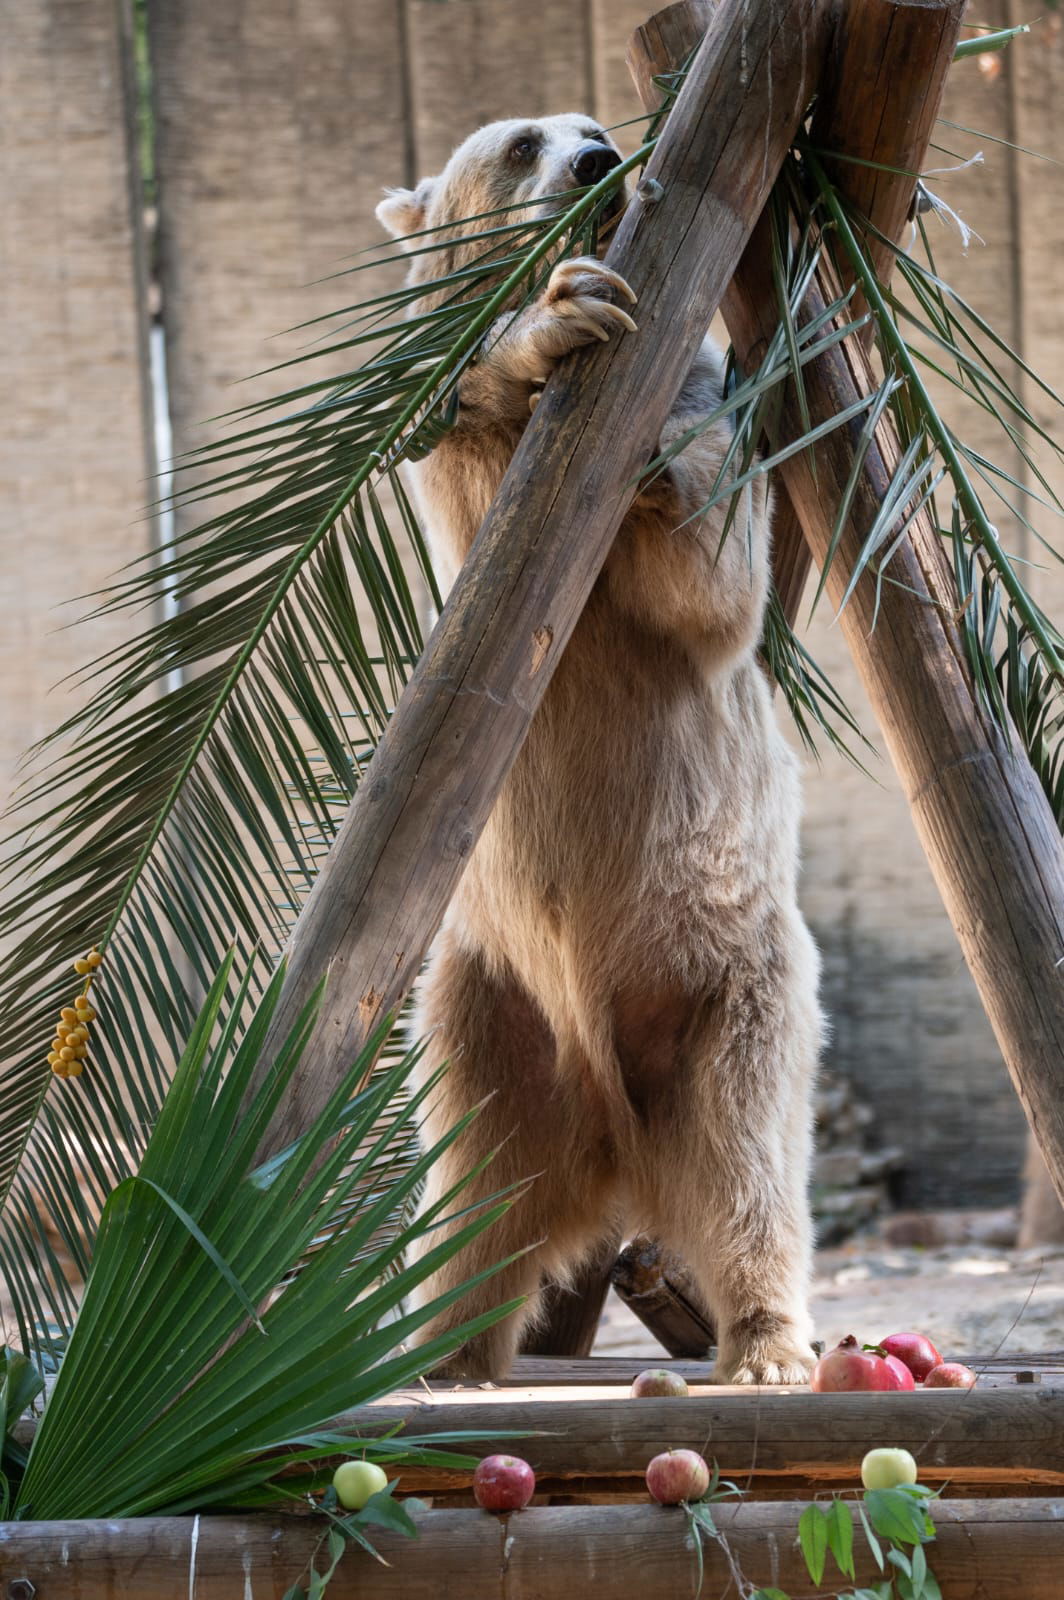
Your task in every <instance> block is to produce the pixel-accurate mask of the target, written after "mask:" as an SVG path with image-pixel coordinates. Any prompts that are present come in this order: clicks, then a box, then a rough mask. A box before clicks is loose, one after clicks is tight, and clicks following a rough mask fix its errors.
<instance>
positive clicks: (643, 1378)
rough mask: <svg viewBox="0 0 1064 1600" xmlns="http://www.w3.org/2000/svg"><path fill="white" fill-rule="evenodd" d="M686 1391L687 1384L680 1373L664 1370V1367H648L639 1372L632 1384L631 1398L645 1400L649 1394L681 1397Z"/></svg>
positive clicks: (655, 1396)
mask: <svg viewBox="0 0 1064 1600" xmlns="http://www.w3.org/2000/svg"><path fill="white" fill-rule="evenodd" d="M687 1393H688V1389H687V1385H686V1383H685V1382H684V1381H683V1379H682V1378H681V1377H680V1374H679V1373H678V1372H666V1370H665V1368H664V1367H649V1368H648V1369H647V1371H646V1372H641V1373H640V1374H639V1376H638V1378H636V1380H635V1382H634V1383H633V1384H632V1398H633V1400H645V1399H648V1398H649V1397H651V1396H653V1397H654V1398H657V1397H659V1396H669V1397H675V1398H677V1399H681V1398H682V1397H683V1396H684V1395H686V1394H687Z"/></svg>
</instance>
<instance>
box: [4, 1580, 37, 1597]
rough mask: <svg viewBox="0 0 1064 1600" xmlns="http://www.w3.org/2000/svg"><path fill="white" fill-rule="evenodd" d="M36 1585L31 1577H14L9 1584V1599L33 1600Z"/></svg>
mask: <svg viewBox="0 0 1064 1600" xmlns="http://www.w3.org/2000/svg"><path fill="white" fill-rule="evenodd" d="M36 1593H37V1588H36V1585H35V1584H33V1583H31V1582H30V1580H29V1578H12V1579H11V1581H10V1583H9V1584H8V1586H7V1600H33V1597H34V1595H35V1594H36Z"/></svg>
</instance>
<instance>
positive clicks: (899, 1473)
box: [861, 1450, 916, 1489]
mask: <svg viewBox="0 0 1064 1600" xmlns="http://www.w3.org/2000/svg"><path fill="white" fill-rule="evenodd" d="M861 1482H862V1483H863V1484H864V1486H865V1488H866V1489H896V1488H897V1487H898V1485H899V1484H902V1483H915V1482H916V1462H915V1461H914V1460H913V1458H912V1456H911V1455H910V1454H909V1452H908V1450H869V1452H868V1454H867V1455H866V1456H865V1458H864V1460H863V1461H862V1462H861Z"/></svg>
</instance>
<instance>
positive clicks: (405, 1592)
mask: <svg viewBox="0 0 1064 1600" xmlns="http://www.w3.org/2000/svg"><path fill="white" fill-rule="evenodd" d="M849 1509H850V1513H851V1515H852V1516H853V1517H854V1520H855V1523H856V1508H855V1507H853V1506H851V1507H850V1508H849ZM804 1510H805V1506H804V1505H801V1504H793V1503H792V1504H789V1505H756V1504H748V1505H729V1504H727V1503H725V1504H723V1505H720V1506H715V1507H714V1518H715V1520H716V1523H717V1526H718V1528H719V1529H720V1530H721V1532H722V1533H723V1535H724V1538H725V1539H726V1541H727V1546H728V1551H729V1552H730V1556H731V1560H732V1561H734V1562H735V1564H736V1566H737V1568H738V1569H739V1570H740V1571H741V1572H742V1574H743V1576H744V1577H745V1578H746V1580H747V1581H748V1582H749V1584H750V1585H751V1588H756V1587H758V1586H766V1585H773V1586H776V1587H779V1586H780V1585H782V1586H783V1587H784V1588H785V1589H786V1590H787V1592H788V1593H798V1594H801V1595H803V1596H808V1597H809V1600H814V1597H816V1596H832V1595H835V1594H837V1593H838V1589H839V1580H838V1574H837V1573H835V1576H834V1577H828V1578H827V1580H826V1583H825V1586H824V1587H823V1588H815V1587H814V1586H813V1585H812V1584H811V1583H810V1582H809V1576H808V1573H807V1571H806V1569H805V1564H804V1562H803V1560H802V1556H801V1552H800V1550H799V1548H798V1539H797V1528H798V1518H799V1517H800V1516H801V1514H802V1512H803V1511H804ZM1059 1511H1060V1502H1059V1501H1054V1500H1011V1501H1005V1502H999V1501H995V1500H970V1501H966V1502H955V1501H950V1500H940V1501H936V1503H935V1506H934V1517H935V1526H936V1529H937V1535H936V1538H935V1542H934V1544H933V1545H932V1546H930V1561H931V1566H932V1568H933V1570H934V1573H935V1575H936V1577H937V1578H938V1580H939V1581H940V1583H941V1584H942V1588H943V1592H944V1593H945V1594H946V1595H947V1596H948V1597H949V1600H984V1597H985V1596H988V1595H993V1596H995V1597H997V1596H1004V1595H1013V1594H1016V1595H1020V1594H1022V1595H1023V1597H1024V1600H1058V1597H1059V1594H1060V1572H1061V1567H1062V1564H1064V1521H1062V1520H1061V1518H1060V1516H1059ZM415 1521H416V1523H417V1526H418V1532H419V1537H418V1538H417V1539H416V1540H411V1541H408V1540H405V1539H403V1538H401V1537H400V1536H399V1535H397V1534H392V1533H390V1532H388V1531H387V1530H385V1529H383V1528H382V1529H378V1528H374V1529H373V1530H372V1534H373V1542H374V1544H375V1545H376V1546H377V1548H378V1549H379V1550H380V1552H381V1554H382V1555H383V1556H384V1558H385V1560H386V1561H387V1562H388V1563H389V1564H388V1565H387V1566H382V1565H380V1564H379V1563H378V1562H376V1561H374V1559H373V1557H372V1556H370V1555H368V1554H367V1553H366V1552H365V1551H362V1550H358V1549H356V1548H355V1547H353V1546H351V1547H349V1548H348V1550H347V1553H346V1554H345V1555H344V1556H343V1558H342V1560H341V1562H340V1565H339V1567H338V1568H337V1570H336V1573H335V1575H334V1576H333V1577H332V1578H331V1579H330V1581H329V1600H439V1597H441V1596H445V1595H461V1597H462V1600H570V1597H571V1596H572V1595H574V1594H581V1593H586V1594H589V1595H591V1594H593V1595H594V1596H595V1600H630V1597H631V1596H632V1595H633V1594H639V1595H641V1596H642V1597H644V1600H674V1597H675V1596H677V1595H690V1594H695V1593H696V1592H697V1590H698V1589H699V1578H698V1572H697V1570H696V1565H695V1555H694V1551H693V1549H692V1545H691V1539H690V1533H689V1527H688V1521H687V1517H686V1515H685V1514H684V1512H683V1511H682V1510H680V1509H679V1508H678V1507H674V1508H666V1507H664V1506H654V1505H621V1506H558V1507H554V1506H532V1507H530V1508H529V1509H528V1510H527V1511H521V1512H517V1513H515V1514H514V1515H512V1516H509V1517H494V1516H489V1515H488V1514H487V1513H486V1512H483V1511H434V1510H424V1509H422V1510H416V1511H415ZM3 1537H4V1544H3V1550H4V1577H5V1579H8V1580H10V1584H9V1590H8V1592H10V1593H11V1594H15V1593H16V1590H15V1587H14V1580H17V1579H24V1580H25V1582H26V1583H27V1584H29V1585H32V1586H33V1587H27V1588H25V1589H24V1590H19V1591H18V1592H19V1593H25V1594H26V1595H31V1594H32V1593H33V1592H34V1590H35V1591H36V1593H37V1594H38V1595H42V1596H46V1595H52V1594H55V1595H70V1594H77V1595H79V1596H81V1597H82V1600H122V1597H125V1596H128V1595H133V1594H135V1595H137V1597H138V1600H188V1596H190V1595H192V1594H195V1597H196V1600H232V1597H233V1596H234V1595H238V1594H243V1595H256V1596H258V1595H260V1594H261V1595H264V1596H265V1595H280V1594H281V1593H283V1591H284V1590H285V1589H287V1588H288V1587H289V1585H290V1584H292V1583H295V1582H297V1581H298V1580H299V1578H300V1575H301V1574H302V1575H303V1576H304V1579H305V1577H306V1567H307V1563H308V1562H309V1560H310V1557H311V1555H312V1554H313V1553H314V1550H315V1547H316V1546H317V1545H318V1543H319V1541H320V1539H321V1525H320V1523H319V1522H318V1521H317V1519H308V1518H307V1517H292V1516H290V1517H283V1518H282V1517H266V1516H254V1517H251V1516H249V1517H233V1516H230V1517H203V1518H202V1519H201V1518H199V1517H139V1518H137V1519H135V1520H133V1521H126V1522H10V1523H7V1524H6V1526H5V1528H4V1535H3ZM854 1554H855V1560H856V1563H857V1575H856V1581H857V1584H858V1585H862V1584H864V1585H867V1584H874V1583H875V1582H876V1581H877V1580H878V1579H879V1577H880V1574H879V1572H878V1569H877V1568H876V1567H875V1565H874V1563H873V1560H872V1556H871V1554H870V1552H869V1551H868V1547H867V1544H866V1542H865V1540H864V1539H863V1538H862V1536H861V1531H860V1528H859V1527H858V1528H857V1529H856V1537H855V1539H854ZM703 1560H704V1563H705V1573H704V1577H703V1579H702V1583H701V1590H702V1593H703V1594H705V1595H706V1596H707V1597H708V1596H710V1595H721V1594H725V1593H728V1594H731V1593H734V1592H735V1591H734V1589H733V1579H732V1569H731V1566H730V1564H729V1560H728V1556H727V1555H726V1554H725V1552H724V1550H723V1549H722V1548H721V1546H720V1545H719V1544H718V1543H716V1542H715V1541H714V1540H712V1539H709V1540H706V1541H705V1543H704V1546H703ZM829 1565H830V1563H829ZM320 1566H321V1561H320V1558H319V1568H320ZM832 1571H834V1568H832ZM744 1592H746V1591H745V1590H744Z"/></svg>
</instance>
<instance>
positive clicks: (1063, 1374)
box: [429, 1350, 1064, 1395]
mask: <svg viewBox="0 0 1064 1600" xmlns="http://www.w3.org/2000/svg"><path fill="white" fill-rule="evenodd" d="M951 1359H952V1358H951ZM957 1359H958V1360H960V1361H963V1363H964V1365H965V1366H967V1367H971V1369H972V1371H973V1372H977V1373H978V1374H979V1387H980V1388H987V1387H995V1388H1001V1387H1009V1388H1011V1387H1012V1385H1013V1384H1015V1383H1017V1382H1027V1381H1029V1380H1028V1379H1027V1378H1025V1377H1022V1376H1020V1375H1021V1374H1026V1373H1032V1372H1033V1373H1034V1374H1035V1375H1036V1377H1037V1379H1038V1381H1039V1382H1043V1383H1047V1384H1051V1383H1059V1384H1064V1351H1062V1350H1055V1351H1043V1352H1039V1353H1037V1354H1034V1355H1025V1354H1021V1355H1009V1356H980V1355H968V1356H960V1357H958V1358H957ZM648 1366H652V1367H664V1368H665V1370H666V1371H667V1372H678V1373H679V1374H680V1376H681V1377H682V1378H684V1379H686V1381H687V1382H688V1383H692V1384H705V1385H708V1384H711V1383H712V1381H713V1363H712V1361H684V1360H674V1359H672V1358H670V1357H664V1358H659V1357H658V1356H657V1355H654V1356H652V1357H651V1356H590V1357H589V1358H587V1359H586V1360H578V1359H575V1358H568V1359H558V1358H553V1359H546V1358H543V1357H533V1356H527V1355H526V1356H518V1358H517V1360H516V1361H515V1362H514V1366H513V1371H512V1373H511V1375H510V1379H509V1381H508V1383H507V1384H506V1385H505V1386H504V1387H502V1388H500V1389H497V1390H496V1391H495V1392H496V1395H502V1394H505V1393H507V1392H508V1391H509V1390H510V1389H519V1390H520V1389H526V1388H534V1387H536V1386H537V1385H540V1384H543V1385H548V1386H550V1387H552V1388H565V1387H566V1386H568V1385H570V1384H578V1385H580V1386H581V1387H587V1386H589V1385H596V1384H605V1385H612V1386H614V1387H623V1388H625V1389H627V1388H628V1386H629V1384H631V1382H632V1380H633V1379H634V1378H635V1377H636V1375H637V1374H638V1373H640V1372H643V1371H645V1369H646V1368H647V1367H648ZM429 1385H430V1387H431V1388H432V1389H433V1390H434V1391H438V1390H443V1389H445V1388H451V1387H453V1385H449V1384H444V1383H443V1382H442V1381H435V1382H434V1381H433V1380H432V1379H431V1378H430V1379H429Z"/></svg>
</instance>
